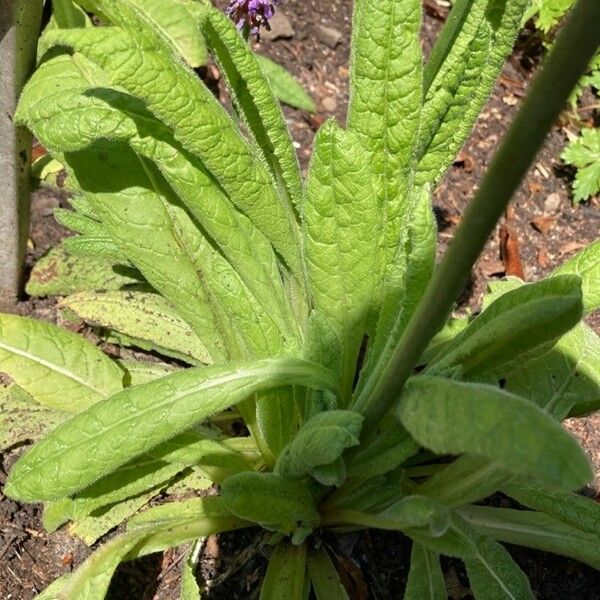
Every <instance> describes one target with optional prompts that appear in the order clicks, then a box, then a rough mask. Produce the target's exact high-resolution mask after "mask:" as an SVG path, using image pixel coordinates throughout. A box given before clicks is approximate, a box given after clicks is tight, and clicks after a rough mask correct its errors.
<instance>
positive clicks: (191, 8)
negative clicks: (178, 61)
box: [131, 0, 208, 68]
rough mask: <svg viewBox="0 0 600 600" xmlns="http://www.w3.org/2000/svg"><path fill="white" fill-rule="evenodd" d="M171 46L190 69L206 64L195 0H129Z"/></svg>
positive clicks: (204, 47)
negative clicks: (168, 0)
mask: <svg viewBox="0 0 600 600" xmlns="http://www.w3.org/2000/svg"><path fill="white" fill-rule="evenodd" d="M131 3H132V4H133V5H134V6H135V7H136V8H137V9H138V10H140V11H142V13H143V14H144V15H145V16H146V17H147V18H148V19H149V20H150V21H151V22H152V23H153V25H154V27H155V28H156V29H157V30H159V31H160V32H161V33H162V34H163V36H165V37H166V38H167V39H168V40H169V41H170V42H171V43H172V44H173V46H174V47H175V49H176V50H177V52H178V53H179V54H181V56H182V57H183V58H184V59H185V61H186V62H187V64H188V65H189V66H190V67H194V68H195V67H201V66H202V65H205V64H206V60H207V59H208V51H207V49H206V43H205V42H204V38H203V37H202V35H201V33H200V30H199V20H200V3H199V2H197V1H196V0H171V1H170V2H168V3H166V2H164V1H163V0H131Z"/></svg>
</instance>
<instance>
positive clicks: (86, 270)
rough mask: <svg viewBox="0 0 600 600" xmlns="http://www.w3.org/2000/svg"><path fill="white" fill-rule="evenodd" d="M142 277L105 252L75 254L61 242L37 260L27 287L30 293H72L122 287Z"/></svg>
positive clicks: (134, 282)
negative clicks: (108, 257) (106, 256)
mask: <svg viewBox="0 0 600 600" xmlns="http://www.w3.org/2000/svg"><path fill="white" fill-rule="evenodd" d="M139 281H140V275H139V273H137V272H136V271H135V269H132V268H130V267H126V266H124V265H115V263H114V262H112V261H110V260H107V259H105V258H103V257H101V256H98V257H94V256H85V257H83V256H73V255H71V254H69V253H68V252H66V251H65V248H64V245H63V244H59V245H58V246H55V247H54V248H52V249H51V250H50V251H49V252H48V253H46V254H44V256H42V258H40V259H39V260H38V261H37V262H36V263H35V265H34V266H33V269H32V270H31V274H30V275H29V280H28V281H27V286H26V288H25V291H26V292H27V294H29V295H30V296H68V295H69V294H75V293H77V292H85V291H97V290H118V289H120V288H122V287H124V286H127V285H130V284H136V283H139Z"/></svg>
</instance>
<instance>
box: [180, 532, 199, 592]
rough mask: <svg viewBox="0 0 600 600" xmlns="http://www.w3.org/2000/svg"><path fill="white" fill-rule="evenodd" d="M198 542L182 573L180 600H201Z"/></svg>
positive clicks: (192, 549) (187, 557)
mask: <svg viewBox="0 0 600 600" xmlns="http://www.w3.org/2000/svg"><path fill="white" fill-rule="evenodd" d="M197 547H198V542H196V543H195V544H194V545H193V546H192V548H191V550H190V551H189V553H188V555H187V556H186V558H185V561H184V563H183V570H182V573H181V592H180V594H179V600H200V588H199V587H198V582H197V581H196V575H195V570H196V563H197V559H198V555H197V551H196V548H197Z"/></svg>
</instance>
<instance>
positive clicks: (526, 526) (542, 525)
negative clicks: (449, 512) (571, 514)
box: [459, 506, 600, 570]
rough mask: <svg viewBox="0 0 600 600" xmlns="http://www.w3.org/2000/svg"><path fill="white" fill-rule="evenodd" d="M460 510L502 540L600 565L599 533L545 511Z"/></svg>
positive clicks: (465, 508)
mask: <svg viewBox="0 0 600 600" xmlns="http://www.w3.org/2000/svg"><path fill="white" fill-rule="evenodd" d="M459 512H460V515H461V516H462V517H463V518H464V519H466V520H467V521H468V522H469V523H471V524H472V525H474V526H475V527H477V529H478V530H479V531H482V532H483V533H485V534H487V535H489V536H491V537H493V538H495V539H497V540H499V541H501V542H506V543H508V544H517V545H519V546H527V547H528V548H535V549H537V550H541V551H542V552H552V553H553V554H560V555H562V556H568V557H570V558H573V559H575V560H578V561H580V562H583V563H586V564H588V565H590V566H591V567H593V568H594V569H597V570H598V569H600V545H599V544H598V536H597V535H591V534H589V533H584V532H582V531H580V530H578V529H575V528H574V527H570V526H568V525H565V524H564V523H561V522H560V521H559V520H557V519H554V518H552V517H550V516H548V515H544V514H542V513H537V512H533V511H526V510H512V509H508V508H492V507H489V506H468V507H464V508H461V509H460V511H459Z"/></svg>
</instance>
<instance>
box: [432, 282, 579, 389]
mask: <svg viewBox="0 0 600 600" xmlns="http://www.w3.org/2000/svg"><path fill="white" fill-rule="evenodd" d="M581 309H582V304H581V280H580V279H579V277H578V276H576V275H563V276H560V277H558V276H557V277H552V278H549V279H545V280H543V281H540V282H538V283H532V284H529V285H523V286H520V287H519V288H517V289H514V290H511V291H509V292H507V293H506V294H504V295H502V296H500V297H499V298H498V299H497V300H496V301H495V302H493V303H492V304H491V305H490V306H489V307H488V308H487V309H486V310H484V311H483V312H482V313H481V315H479V316H478V317H477V318H476V319H474V320H473V321H472V322H471V323H470V324H469V326H468V327H467V328H466V329H464V330H463V331H462V332H461V333H460V334H459V335H458V336H457V337H456V338H455V339H454V341H453V343H452V345H451V346H449V347H448V350H447V351H445V352H443V354H442V355H439V356H438V357H436V359H435V360H434V361H433V362H432V363H431V364H430V365H429V367H428V372H430V373H436V374H437V373H444V372H451V371H453V370H454V369H456V368H457V367H459V368H460V372H461V375H462V377H464V378H477V377H481V375H482V374H483V373H493V374H496V373H498V372H500V371H501V370H502V369H506V368H507V366H506V365H507V364H508V365H511V364H522V362H523V361H524V359H525V357H527V356H528V355H533V356H538V355H539V353H540V352H539V348H540V347H543V346H544V345H547V344H548V343H553V342H554V341H555V340H556V339H558V338H559V337H560V336H561V335H563V334H564V333H566V332H567V331H569V329H571V328H572V327H574V326H575V325H576V324H577V323H578V322H579V321H580V319H581Z"/></svg>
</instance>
